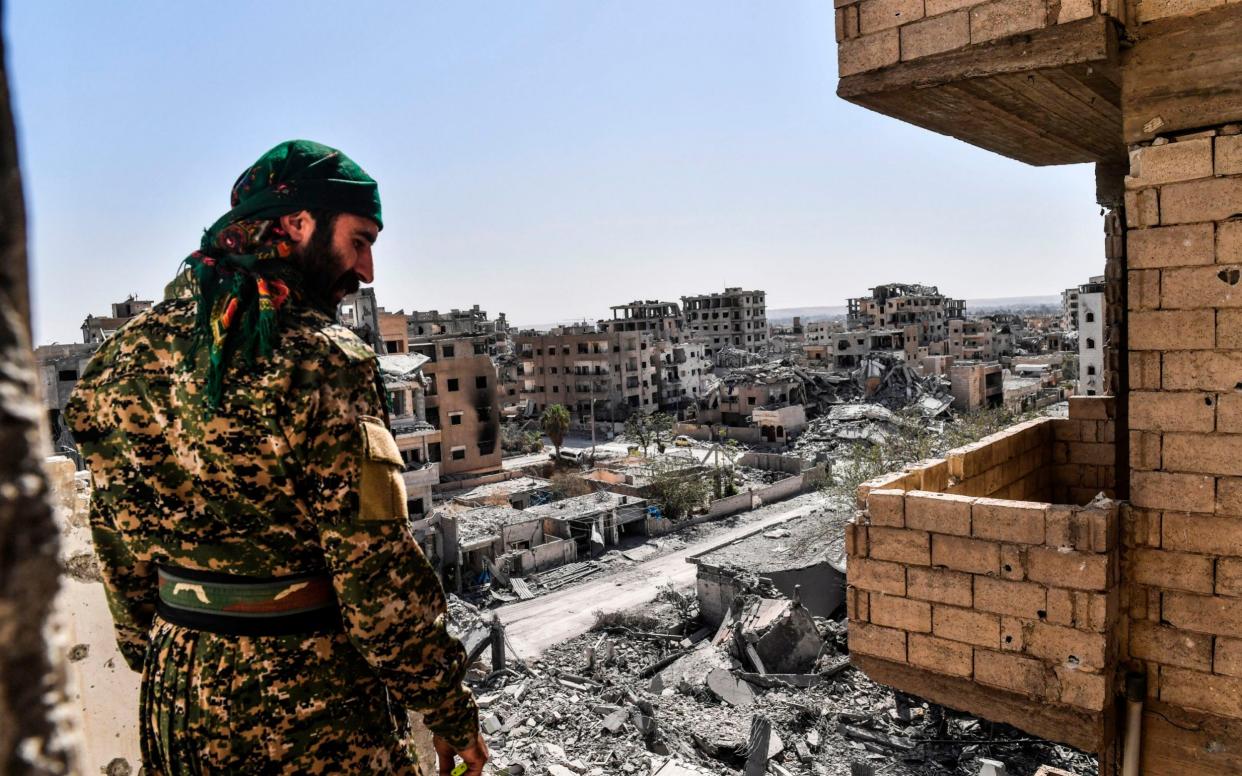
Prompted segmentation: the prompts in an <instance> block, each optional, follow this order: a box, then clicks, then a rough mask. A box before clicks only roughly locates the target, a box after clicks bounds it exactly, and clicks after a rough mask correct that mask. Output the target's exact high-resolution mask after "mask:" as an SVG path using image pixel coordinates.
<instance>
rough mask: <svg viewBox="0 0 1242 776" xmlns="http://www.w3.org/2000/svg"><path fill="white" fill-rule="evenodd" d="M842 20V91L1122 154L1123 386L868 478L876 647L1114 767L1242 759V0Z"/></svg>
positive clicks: (1109, 165) (1109, 232)
mask: <svg viewBox="0 0 1242 776" xmlns="http://www.w3.org/2000/svg"><path fill="white" fill-rule="evenodd" d="M836 16H837V35H838V40H839V47H838V58H839V64H840V68H839V72H840V76H841V80H840V82H839V85H838V88H837V93H838V94H839V95H840V96H841V97H843V98H845V99H847V100H850V101H851V102H854V103H856V104H859V105H862V106H864V107H867V108H870V109H872V110H875V111H877V112H880V113H884V114H886V115H889V116H892V117H894V118H898V119H901V120H904V121H907V122H910V123H913V124H916V125H918V126H922V127H924V128H927V129H931V130H933V131H936V132H940V133H943V134H947V135H950V136H952V137H956V138H959V139H961V140H965V141H966V142H969V143H972V144H974V145H977V146H980V147H982V148H985V149H989V150H992V151H995V152H997V153H1000V154H1002V155H1004V156H1008V157H1010V158H1013V159H1017V160H1019V161H1023V162H1026V163H1028V164H1032V165H1052V164H1070V163H1082V162H1091V163H1094V164H1095V166H1096V167H1095V169H1096V184H1097V185H1096V195H1097V201H1098V202H1099V204H1100V205H1102V206H1103V207H1104V208H1105V210H1106V213H1105V218H1104V256H1105V260H1106V262H1105V272H1104V280H1103V294H1104V298H1105V301H1106V304H1105V305H1104V308H1103V311H1102V318H1103V321H1102V323H1103V331H1102V340H1097V346H1098V347H1099V348H1100V349H1101V350H1102V351H1103V366H1102V369H1103V373H1102V374H1101V375H1098V377H1099V383H1098V386H1097V390H1098V394H1097V395H1096V396H1081V397H1074V398H1072V399H1071V401H1070V416H1069V418H1065V419H1055V420H1045V421H1042V422H1038V423H1035V424H1029V425H1020V426H1017V427H1015V428H1013V429H1011V430H1010V431H1008V432H1006V433H1003V434H999V435H996V436H995V437H994V438H989V439H985V440H982V441H981V442H979V443H977V444H975V445H972V446H970V447H967V448H964V449H962V450H959V451H956V452H955V453H953V454H951V455H949V456H948V457H947V458H945V459H938V460H933V461H930V462H927V463H925V464H924V465H920V466H917V467H914V468H911V469H910V470H908V471H905V472H897V473H894V475H892V476H891V477H889V478H885V479H884V481H882V482H877V483H873V486H874V487H870V488H866V489H864V490H863V492H862V493H861V494H860V495H861V496H862V497H863V501H862V502H861V503H860V506H862V507H863V508H864V509H863V511H862V512H861V513H860V515H859V517H858V520H857V522H856V524H855V525H854V526H852V528H851V530H850V531H849V532H847V535H846V536H847V545H848V546H847V551H848V569H847V579H848V583H849V586H848V588H847V606H848V607H849V611H850V616H849V640H850V653H851V658H852V659H853V660H854V661H855V664H856V665H858V666H859V667H861V668H862V669H863V670H864V671H866V672H867V674H868V675H869V676H871V677H872V678H874V679H876V680H878V681H881V682H883V683H885V684H887V685H890V686H892V687H895V688H897V689H899V690H902V691H905V692H910V693H914V694H917V695H919V696H922V697H924V698H927V699H929V700H932V701H936V702H938V703H943V704H946V705H948V706H950V707H953V708H957V709H963V710H968V711H972V712H974V713H977V714H979V715H981V716H983V717H985V718H987V719H991V720H996V721H1006V720H1007V721H1010V722H1012V724H1014V725H1015V726H1017V727H1019V728H1021V729H1023V730H1025V731H1028V732H1030V733H1034V734H1036V735H1041V736H1045V737H1047V738H1050V739H1052V740H1056V741H1063V742H1068V743H1071V744H1074V745H1076V746H1079V747H1081V748H1082V749H1085V750H1087V751H1090V752H1094V753H1096V754H1097V755H1098V757H1099V768H1100V772H1101V773H1105V774H1114V773H1117V772H1118V771H1119V770H1121V769H1122V767H1123V764H1124V768H1125V772H1126V773H1140V774H1144V775H1145V776H1163V775H1164V774H1168V775H1169V776H1174V775H1175V774H1177V775H1180V774H1187V773H1195V774H1209V775H1210V774H1222V775H1223V774H1229V773H1238V772H1240V771H1242V751H1240V750H1239V747H1238V743H1237V742H1238V741H1242V705H1240V703H1239V698H1242V678H1240V677H1242V668H1240V666H1242V661H1239V659H1238V656H1239V655H1242V649H1240V648H1239V645H1242V604H1240V603H1239V601H1240V600H1242V598H1240V597H1242V586H1240V585H1239V583H1238V580H1239V579H1242V576H1240V575H1239V574H1238V573H1237V570H1238V569H1239V568H1242V558H1240V557H1239V556H1240V554H1242V553H1240V551H1239V547H1240V546H1242V541H1240V539H1239V537H1238V535H1237V531H1236V526H1235V524H1236V523H1238V520H1239V516H1242V500H1240V499H1239V498H1237V493H1238V492H1239V488H1238V487H1237V486H1238V480H1237V475H1238V474H1239V471H1238V470H1237V467H1236V461H1237V460H1238V458H1239V456H1238V453H1239V446H1238V444H1237V440H1238V439H1239V438H1242V437H1240V436H1238V435H1237V434H1235V432H1236V431H1238V429H1239V427H1240V426H1239V424H1238V423H1237V422H1236V418H1237V413H1236V408H1237V406H1238V405H1237V402H1236V401H1235V400H1236V399H1237V396H1236V391H1237V386H1238V384H1239V379H1240V378H1242V372H1240V370H1239V363H1240V362H1239V358H1238V351H1237V350H1236V348H1237V337H1236V336H1235V334H1236V331H1237V330H1238V328H1239V326H1238V323H1239V320H1238V316H1237V315H1236V314H1235V313H1236V310H1235V309H1234V308H1235V306H1236V297H1237V295H1236V293H1234V285H1235V284H1236V283H1237V279H1238V270H1237V266H1238V265H1239V263H1242V229H1239V228H1238V221H1237V216H1238V214H1239V213H1242V99H1240V97H1239V94H1240V92H1239V86H1238V83H1239V82H1238V78H1237V72H1238V67H1239V62H1240V61H1242V59H1240V55H1242V5H1238V4H1236V3H1232V4H1225V3H1219V2H1180V3H1173V2H1164V1H1162V0H1128V1H1127V2H1114V1H1113V0H1101V1H1100V2H1091V1H1089V0H1083V1H1082V2H1042V1H1035V2H1025V1H1024V2H1011V1H1010V0H1002V1H994V2H970V1H967V2H959V3H938V4H936V5H935V7H933V5H932V4H931V3H927V4H926V6H924V4H923V3H900V2H887V0H880V1H877V0H863V1H862V2H850V1H849V0H844V1H843V2H838V3H837V4H836ZM1085 206H1087V203H1084V207H1085ZM1079 302H1080V303H1081V299H1080V300H1079ZM1079 313H1080V314H1081V307H1080V308H1079ZM1080 325H1081V323H1080Z"/></svg>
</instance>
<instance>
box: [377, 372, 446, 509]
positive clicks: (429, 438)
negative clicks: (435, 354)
mask: <svg viewBox="0 0 1242 776" xmlns="http://www.w3.org/2000/svg"><path fill="white" fill-rule="evenodd" d="M428 360H429V359H428V358H427V356H424V355H419V354H413V355H410V354H402V353H393V354H388V355H382V356H380V357H379V370H380V379H381V380H383V383H384V391H385V393H386V394H387V399H388V417H389V425H390V427H391V429H392V435H393V438H394V439H395V440H396V441H397V449H398V450H399V451H400V453H401V459H402V461H404V466H403V470H402V473H401V477H402V479H403V480H404V481H405V491H406V504H407V506H408V508H409V512H410V515H412V516H420V515H425V514H427V513H428V512H429V511H430V509H431V504H432V492H433V489H434V488H435V486H436V485H437V484H439V482H440V457H441V448H442V445H441V442H442V439H443V437H442V435H441V434H440V429H438V428H436V427H435V426H434V425H433V424H431V423H430V422H428V420H427V395H426V394H427V387H428V385H429V384H430V381H429V379H427V378H426V377H425V376H424V375H423V371H422V369H423V366H424V365H426V363H427V361H428Z"/></svg>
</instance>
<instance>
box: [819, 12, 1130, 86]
mask: <svg viewBox="0 0 1242 776" xmlns="http://www.w3.org/2000/svg"><path fill="white" fill-rule="evenodd" d="M1101 2H1102V3H1103V5H1104V7H1105V10H1108V6H1109V2H1108V0H1100V1H1099V2H1097V0H836V6H837V8H836V17H837V18H836V27H837V41H838V43H839V44H840V45H839V46H838V47H837V58H838V68H839V70H840V74H841V75H842V76H849V75H854V74H856V73H862V72H866V71H869V70H878V69H880V68H884V67H889V66H890V65H895V64H897V63H899V62H909V61H912V60H916V59H921V58H923V57H929V56H933V55H935V54H942V53H945V52H949V51H954V50H957V49H961V48H965V47H966V46H970V45H973V44H979V43H988V42H991V41H994V40H1000V39H1002V38H1006V37H1009V36H1011V35H1017V34H1019V33H1024V32H1031V31H1033V30H1038V29H1042V28H1045V27H1051V26H1054V25H1057V24H1066V23H1069V22H1075V21H1079V20H1081V19H1087V18H1090V17H1092V16H1095V15H1097V14H1098V13H1099V10H1100V9H1099V8H1098V7H1097V6H1098V5H1100V3H1101Z"/></svg>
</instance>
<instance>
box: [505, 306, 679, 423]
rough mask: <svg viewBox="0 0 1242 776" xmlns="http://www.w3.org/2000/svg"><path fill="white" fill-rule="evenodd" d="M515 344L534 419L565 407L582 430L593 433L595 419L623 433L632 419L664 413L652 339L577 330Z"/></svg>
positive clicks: (522, 338)
mask: <svg viewBox="0 0 1242 776" xmlns="http://www.w3.org/2000/svg"><path fill="white" fill-rule="evenodd" d="M513 342H514V348H515V351H516V355H517V358H518V361H519V371H518V379H519V380H521V389H520V392H519V399H520V400H521V401H523V402H525V403H526V406H527V412H528V414H529V415H531V416H537V415H538V414H539V413H541V412H543V410H544V409H546V408H547V407H548V406H550V405H553V404H560V405H563V406H564V407H565V408H566V409H568V410H569V414H570V419H571V421H572V424H573V427H574V428H576V429H585V428H590V427H591V423H592V418H594V420H595V421H596V422H597V423H602V424H605V425H606V426H608V427H609V429H610V430H620V428H621V424H623V423H624V422H625V419H626V418H627V417H629V415H630V414H631V413H633V412H644V413H652V412H655V411H656V410H657V409H658V408H659V396H658V391H659V388H658V385H657V375H656V372H657V368H656V366H655V365H654V363H653V349H652V346H651V338H650V335H649V334H646V333H643V332H639V331H633V332H628V331H627V332H619V331H611V332H609V331H599V330H598V329H597V328H596V327H593V326H589V325H576V326H561V327H557V328H555V329H553V330H551V331H549V332H534V331H523V332H521V333H519V334H518V335H517V336H516V337H514V340H513Z"/></svg>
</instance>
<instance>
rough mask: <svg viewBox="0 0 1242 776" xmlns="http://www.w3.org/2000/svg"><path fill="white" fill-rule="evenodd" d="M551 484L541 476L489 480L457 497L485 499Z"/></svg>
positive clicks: (540, 488) (539, 488)
mask: <svg viewBox="0 0 1242 776" xmlns="http://www.w3.org/2000/svg"><path fill="white" fill-rule="evenodd" d="M549 485H551V483H550V482H549V481H548V480H545V479H543V478H541V477H517V478H516V479H512V480H502V481H500V482H489V483H487V484H486V485H480V486H478V487H477V488H471V489H470V490H468V491H466V492H464V493H458V494H457V496H456V497H457V498H459V499H483V498H489V497H492V496H511V495H513V494H514V493H524V492H526V491H528V490H542V489H543V488H547V487H548V486H549Z"/></svg>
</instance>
